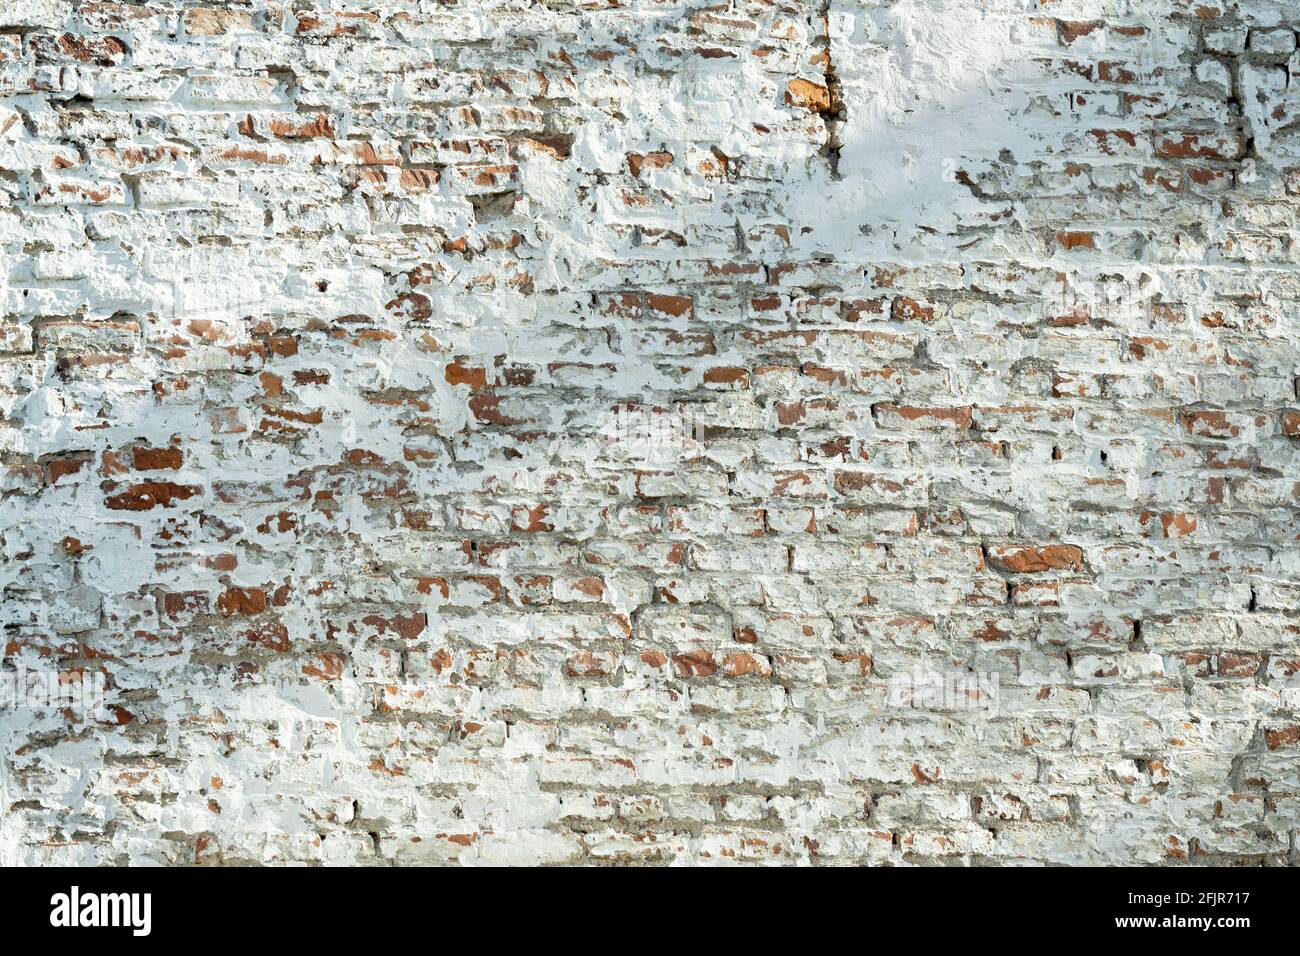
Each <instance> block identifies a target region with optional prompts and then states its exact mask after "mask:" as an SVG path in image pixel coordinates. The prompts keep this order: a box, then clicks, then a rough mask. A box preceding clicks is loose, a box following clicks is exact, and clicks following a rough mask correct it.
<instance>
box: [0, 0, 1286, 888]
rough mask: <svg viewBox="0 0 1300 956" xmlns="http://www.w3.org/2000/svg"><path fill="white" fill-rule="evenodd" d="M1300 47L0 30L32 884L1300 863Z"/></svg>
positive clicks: (742, 5)
mask: <svg viewBox="0 0 1300 956" xmlns="http://www.w3.org/2000/svg"><path fill="white" fill-rule="evenodd" d="M1298 30H1300V13H1297V10H1296V8H1295V5H1294V3H1293V2H1291V0H1286V2H1282V0H1276V2H1275V0H1232V2H1229V0H1148V2H1143V3H1129V2H1121V0H1052V2H1046V0H1043V2H1040V3H1036V2H1030V0H891V2H885V0H857V2H853V0H807V2H805V0H785V2H782V3H768V2H761V0H760V2H750V0H737V2H733V3H730V4H722V3H717V4H712V5H708V4H703V3H698V4H685V3H682V2H679V0H662V2H659V0H656V2H651V0H628V2H626V3H617V2H590V3H586V2H584V3H568V2H547V3H526V2H521V0H520V2H516V0H491V2H488V0H459V2H457V0H447V2H440V3H437V4H434V3H427V2H419V3H417V2H414V0H358V2H355V3H349V4H346V5H336V4H333V3H324V2H318V0H295V2H293V3H288V2H263V0H252V2H248V3H220V4H218V3H213V4H212V5H209V6H200V5H194V4H190V3H185V2H163V0H143V2H139V3H119V2H69V0H0V302H2V303H3V308H0V351H2V354H0V414H2V417H0V484H2V489H0V490H2V496H0V545H2V547H0V575H2V577H3V603H2V605H0V619H2V620H3V625H4V639H5V643H4V648H3V649H4V667H3V673H5V674H15V673H18V672H20V671H24V672H26V673H31V674H41V673H48V672H53V673H55V674H57V675H59V677H60V679H61V680H62V681H63V682H64V684H69V683H72V682H74V681H79V680H85V679H87V678H90V677H94V678H96V679H98V680H100V681H101V682H102V685H103V700H102V702H101V705H99V706H96V707H94V708H93V709H92V708H83V710H82V711H77V710H76V709H75V708H71V707H55V706H46V705H42V704H41V703H40V702H39V701H37V702H36V703H33V702H31V701H15V700H11V701H9V702H8V705H7V709H6V711H5V712H4V713H3V715H0V716H2V719H0V759H2V763H0V798H2V803H3V817H0V859H2V860H3V861H5V862H10V863H61V864H96V863H128V862H129V863H162V864H176V865H191V864H237V863H247V862H267V863H289V862H321V863H330V864H351V863H385V864H387V863H392V864H420V863H469V864H492V863H546V864H577V863H609V864H632V863H674V862H676V863H683V862H693V863H708V862H717V863H768V864H772V863H775V864H846V863H847V864H863V863H867V864H884V863H899V864H952V863H973V864H1001V863H1026V862H1039V863H1102V864H1126V863H1158V864H1170V865H1179V864H1191V863H1204V862H1216V863H1218V862H1233V863H1261V862H1262V863H1268V864H1288V863H1296V862H1300V854H1298V852H1297V848H1296V834H1297V831H1300V610H1298V609H1300V544H1298V542H1300V395H1298V393H1297V375H1298V374H1300V351H1298V349H1297V345H1296V343H1297V341H1298V339H1297V335H1298V333H1300V329H1298V328H1297V316H1300V271H1298V270H1297V263H1298V262H1300V255H1298V252H1297V245H1296V243H1297V236H1300V231H1298V229H1300V227H1298V224H1297V210H1298V209H1300V132H1298V131H1300V122H1298V121H1300V94H1298V93H1297V90H1300V54H1298V53H1297V43H1296V40H1297V31H1298ZM47 703H48V702H47Z"/></svg>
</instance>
